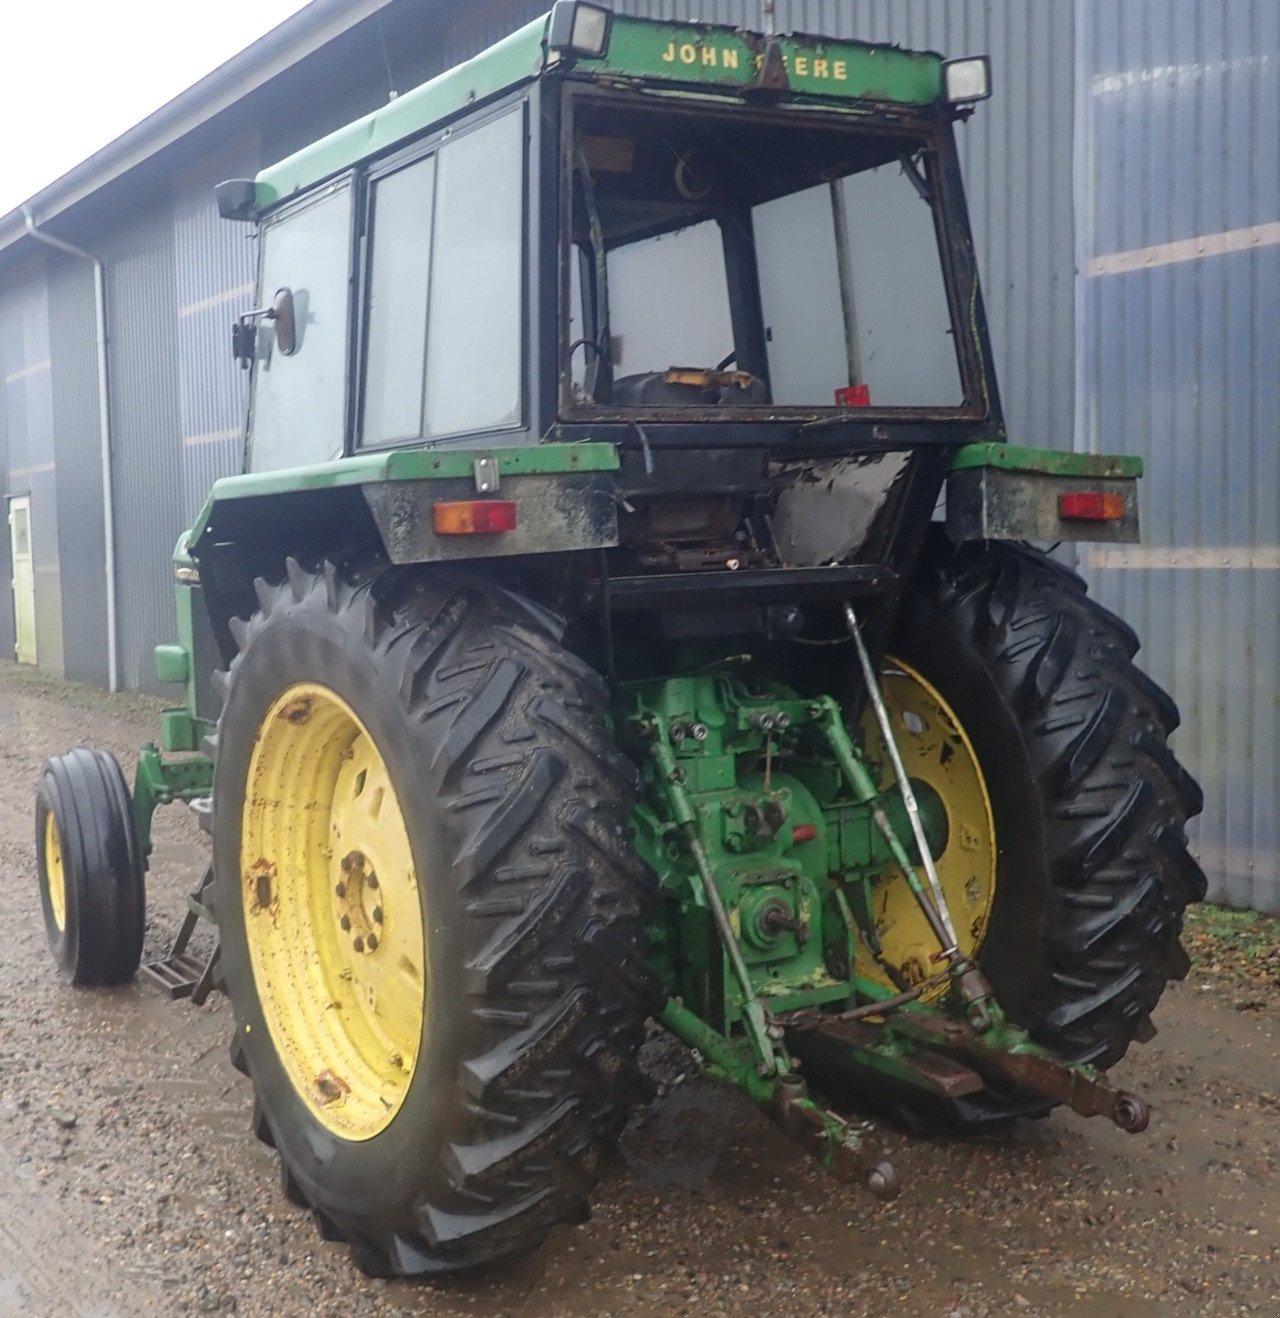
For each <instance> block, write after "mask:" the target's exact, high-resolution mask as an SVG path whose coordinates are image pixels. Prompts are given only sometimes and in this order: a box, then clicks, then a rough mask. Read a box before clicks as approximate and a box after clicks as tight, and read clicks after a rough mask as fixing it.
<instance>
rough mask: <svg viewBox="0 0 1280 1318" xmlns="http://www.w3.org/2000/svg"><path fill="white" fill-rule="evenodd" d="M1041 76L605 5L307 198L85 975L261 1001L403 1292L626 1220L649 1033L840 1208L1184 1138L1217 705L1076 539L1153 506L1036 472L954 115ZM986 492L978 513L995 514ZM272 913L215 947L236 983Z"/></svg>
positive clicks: (93, 788) (47, 899)
mask: <svg viewBox="0 0 1280 1318" xmlns="http://www.w3.org/2000/svg"><path fill="white" fill-rule="evenodd" d="M988 76H989V71H988V66H987V63H986V61H985V60H984V59H967V60H958V61H950V62H946V61H943V60H942V59H941V58H939V57H938V56H937V55H934V54H931V53H913V52H909V51H904V50H900V49H897V48H892V47H887V46H877V45H867V44H861V43H858V42H852V41H836V40H828V39H825V38H821V37H811V36H783V35H778V34H776V33H764V34H755V33H751V32H745V31H739V30H736V29H732V28H726V27H714V26H694V25H678V24H672V23H665V22H656V21H642V20H639V19H635V18H630V17H625V16H623V15H620V14H618V15H615V14H612V13H610V12H609V11H607V10H605V9H602V8H601V7H599V6H597V5H592V4H587V3H580V2H578V0H558V3H556V5H555V7H554V9H553V10H552V12H551V13H550V15H548V16H547V17H546V18H543V19H540V20H538V21H536V22H533V23H530V24H529V25H528V26H527V27H524V28H521V29H520V30H519V31H517V32H515V33H513V34H512V35H511V36H509V37H508V38H506V39H505V40H503V41H502V42H500V43H499V44H498V45H496V46H494V47H493V48H492V49H490V50H488V51H486V52H485V53H483V54H482V55H479V56H477V57H476V58H474V59H472V60H470V61H468V62H467V63H464V64H461V65H459V66H457V67H455V68H453V69H450V70H449V71H448V72H446V73H444V74H442V75H441V76H439V77H437V78H435V79H433V80H432V81H430V82H427V83H425V84H424V85H422V86H420V87H418V88H417V89H416V90H413V91H411V92H409V93H407V94H404V95H401V96H400V97H399V98H398V99H396V100H394V101H392V102H390V103H389V104H387V105H386V106H384V107H382V108H381V109H379V110H377V111H375V112H374V113H373V114H371V115H369V116H367V117H366V118H364V119H362V120H360V121H359V122H357V123H354V124H351V125H350V126H348V127H346V128H343V129H340V130H339V131H337V132H335V133H333V134H331V135H330V136H328V137H326V138H325V139H323V140H322V141H319V142H317V143H315V144H314V145H312V146H310V147H308V148H306V149H305V150H302V151H300V152H298V153H297V154H296V155H294V156H292V157H290V158H289V159H287V160H285V161H283V162H282V163H280V164H278V165H275V166H273V167H271V168H269V169H267V170H265V171H264V172H263V173H261V174H260V175H259V176H258V177H257V178H256V179H254V180H232V181H229V182H227V183H224V184H222V185H220V186H219V188H218V199H219V204H220V208H221V210H222V213H223V214H224V215H225V216H226V217H227V218H228V219H229V220H231V221H234V222H241V223H249V224H253V225H255V226H256V233H257V243H258V252H259V274H258V289H259V296H258V298H257V303H258V305H257V307H256V309H255V310H253V311H251V312H249V313H248V314H246V315H245V316H243V317H241V318H240V320H239V322H238V323H237V324H236V326H235V329H234V344H233V346H234V351H235V354H236V356H237V357H238V358H239V360H240V361H241V363H242V364H243V365H244V367H245V368H246V369H247V370H248V371H250V372H251V380H252V389H251V406H250V412H249V419H248V427H247V448H246V453H247V458H246V470H245V473H244V474H243V475H239V476H235V477H231V478H228V479H225V480H221V481H219V482H218V483H217V484H216V485H215V486H214V488H213V490H212V492H211V494H210V496H209V499H208V501H207V503H206V505H205V507H204V510H203V512H202V513H201V515H200V517H199V519H198V520H197V522H196V524H195V525H194V526H193V527H192V528H191V530H190V531H189V532H188V533H187V534H185V535H184V536H183V537H182V538H181V540H180V542H179V545H178V548H177V552H176V556H175V571H176V578H177V584H176V596H177V616H178V632H179V643H178V644H177V645H173V646H163V647H160V649H159V650H158V652H157V667H158V672H159V674H160V676H161V677H162V678H163V679H166V680H171V681H173V682H182V683H185V691H186V696H185V701H184V703H183V704H182V705H181V706H180V707H178V708H175V709H173V710H170V711H168V712H167V713H166V714H165V715H164V716H163V728H162V731H163V735H162V738H161V746H162V749H158V748H156V747H147V748H144V750H143V752H142V755H141V760H140V764H139V769H138V776H137V781H136V783H135V785H134V788H133V790H132V793H130V791H129V789H128V787H127V785H126V784H125V782H124V780H123V778H122V776H121V773H120V770H119V768H118V766H117V765H116V763H115V761H114V760H113V759H112V758H111V757H110V756H108V755H106V754H103V753H101V752H94V751H90V750H86V749H83V748H81V749H78V750H75V751H72V752H70V753H69V754H67V755H64V756H60V757H58V758H55V759H52V760H50V761H49V762H48V763H47V765H46V766H45V768H44V771H43V779H42V783H41V787H40V793H39V800H38V806H37V850H38V857H39V872H40V877H41V882H42V890H43V894H44V909H45V915H46V921H47V925H48V929H49V934H50V939H51V942H52V946H53V951H54V955H55V958H56V960H57V962H58V964H59V966H60V968H61V970H62V973H63V974H64V975H65V976H66V977H67V978H69V979H70V980H71V981H73V982H77V983H107V982H118V981H121V980H124V979H127V978H129V977H131V976H132V975H133V974H134V972H135V971H136V970H137V968H138V965H139V959H140V947H141V929H142V918H143V871H144V869H145V864H146V856H147V853H148V852H149V850H150V829H151V820H152V813H153V811H154V809H155V808H156V806H157V805H158V804H161V803H164V802H168V801H173V800H185V801H188V802H190V803H191V804H192V805H193V807H194V808H195V810H196V812H197V813H198V815H199V817H200V819H201V821H202V823H203V824H204V825H205V827H206V828H207V830H208V831H209V833H210V834H211V835H212V863H211V865H210V868H209V872H208V876H207V878H206V881H205V882H204V884H203V885H202V886H201V888H200V890H199V891H198V893H196V894H195V895H194V896H193V898H192V903H191V911H190V914H189V915H188V918H187V920H186V922H185V924H184V925H183V928H182V931H181V933H180V934H179V936H178V938H177V940H176V941H175V944H174V949H173V952H172V953H171V954H170V955H169V956H168V957H166V958H164V959H163V960H161V961H159V962H157V963H155V964H151V965H148V966H146V967H144V969H145V970H146V972H147V973H148V974H149V976H150V977H151V978H152V979H154V980H156V981H158V982H160V983H162V984H163V985H165V987H166V988H167V989H168V990H169V991H170V992H171V993H172V994H173V995H174V996H178V995H181V994H189V995H191V996H193V997H194V998H196V1000H197V1001H199V1000H201V999H202V998H203V997H204V996H206V995H207V994H208V992H209V991H210V990H211V989H212V988H217V989H220V990H222V991H224V992H225V993H226V994H227V996H228V997H229V999H230V1003H231V1007H232V1010H233V1013H234V1020H235V1036H234V1039H233V1042H232V1055H233V1058H234V1060H235V1063H236V1065H237V1066H238V1067H239V1068H240V1069H241V1070H242V1071H244V1072H245V1073H246V1074H247V1076H248V1077H249V1080H250V1082H251V1083H252V1085H253V1090H254V1103H255V1107H254V1125H255V1128H256V1131H257V1133H258V1135H259V1136H260V1137H261V1138H262V1139H264V1140H265V1141H267V1142H268V1143H269V1144H271V1145H273V1146H274V1147H275V1149H276V1150H277V1151H278V1154H279V1157H280V1162H281V1165H282V1169H283V1178H284V1185H285V1189H286V1192H287V1193H288V1194H289V1196H290V1197H291V1198H292V1199H293V1200H295V1201H296V1202H297V1203H299V1204H302V1205H306V1206H308V1207H309V1208H310V1209H311V1210H313V1212H314V1214H315V1218H316V1220H317V1223H318V1224H319V1226H320V1229H321V1231H322V1232H323V1234H324V1235H325V1236H326V1237H327V1238H330V1239H335V1240H342V1241H345V1242H347V1243H348V1244H349V1246H350V1248H351V1251H352V1254H353V1256H354V1258H355V1260H356V1262H357V1263H358V1264H359V1265H360V1266H361V1267H362V1268H364V1269H365V1270H367V1271H368V1272H370V1273H374V1274H378V1275H413V1276H422V1275H429V1274H437V1273H442V1272H447V1271H450V1270H454V1269H462V1268H469V1267H473V1266H476V1265H480V1264H485V1263H490V1262H494V1261H500V1260H503V1259H509V1258H512V1257H515V1256H517V1255H519V1254H521V1253H523V1252H525V1251H528V1250H529V1249H531V1248H532V1247H534V1246H535V1245H536V1244H537V1243H538V1242H539V1241H540V1240H541V1239H542V1238H543V1237H544V1236H545V1234H546V1233H547V1232H548V1230H549V1229H550V1228H551V1227H552V1226H553V1225H554V1224H556V1223H559V1222H564V1221H573V1220H577V1219H580V1218H581V1217H582V1215H583V1214H585V1212H586V1211H587V1202H588V1196H589V1194H590V1191H591V1188H592V1185H593V1182H594V1181H595V1179H596V1176H597V1172H598V1168H599V1166H600V1161H601V1158H602V1155H604V1154H605V1152H606V1151H607V1150H608V1148H609V1146H610V1145H611V1144H612V1143H613V1141H614V1140H616V1138H617V1136H618V1134H619V1132H620V1131H621V1129H622V1127H623V1125H624V1123H625V1122H626V1120H627V1115H628V1112H629V1111H630V1109H631V1107H632V1105H633V1104H634V1103H636V1102H637V1101H639V1100H641V1099H643V1098H644V1097H645V1096H646V1093H647V1092H648V1086H647V1084H646V1079H645V1076H644V1074H643V1072H642V1070H641V1069H640V1067H639V1066H638V1064H637V1050H638V1049H639V1047H640V1044H641V1041H642V1038H643V1037H644V1031H645V1022H646V1019H647V1018H652V1019H653V1020H656V1021H657V1022H659V1023H660V1024H662V1025H663V1026H665V1027H666V1028H667V1029H668V1030H669V1031H670V1032H671V1033H672V1034H673V1035H675V1036H676V1038H677V1039H679V1040H681V1041H682V1042H683V1043H684V1044H686V1045H688V1046H689V1047H690V1048H692V1049H694V1050H696V1052H697V1053H698V1054H699V1055H700V1057H701V1059H702V1061H703V1063H704V1064H705V1067H706V1068H707V1070H708V1071H709V1072H710V1073H712V1074H713V1075H716V1076H718V1077H721V1078H723V1079H724V1080H725V1081H727V1082H729V1083H731V1084H734V1085H736V1086H738V1087H739V1088H740V1089H741V1090H742V1091H744V1092H745V1093H746V1094H747V1095H749V1097H750V1098H751V1099H752V1100H754V1101H755V1102H756V1103H757V1104H758V1105H759V1106H760V1107H761V1108H762V1109H764V1110H765V1111H766V1112H767V1113H768V1114H769V1115H770V1116H772V1117H773V1118H774V1119H775V1120H777V1121H778V1122H779V1123H780V1124H781V1126H782V1127H783V1128H784V1129H785V1130H786V1131H787V1132H789V1133H790V1134H793V1135H794V1136H795V1137H796V1139H797V1140H798V1141H799V1142H800V1143H801V1144H802V1145H803V1146H804V1147H806V1148H807V1149H808V1150H809V1151H810V1152H812V1153H813V1154H814V1155H815V1156H817V1157H818V1158H819V1159H820V1160H821V1161H822V1162H823V1163H824V1164H826V1165H827V1166H829V1167H830V1168H831V1169H832V1171H833V1172H835V1173H837V1174H839V1175H843V1176H847V1177H852V1178H854V1179H856V1180H858V1181H860V1182H862V1183H864V1184H865V1185H866V1186H867V1187H868V1188H869V1189H870V1190H872V1191H873V1192H875V1193H877V1194H879V1195H882V1196H886V1197H888V1196H891V1195H893V1194H894V1193H896V1191H897V1189H898V1182H897V1177H896V1175H895V1173H894V1171H893V1168H892V1167H891V1166H890V1165H889V1164H888V1163H887V1162H885V1161H884V1160H883V1159H882V1158H881V1157H879V1156H878V1155H877V1154H876V1153H875V1152H874V1151H873V1150H871V1149H869V1148H867V1147H866V1146H865V1143H864V1127H863V1125H862V1124H861V1123H860V1122H858V1121H855V1120H852V1119H850V1118H849V1116H848V1114H849V1113H850V1111H851V1110H853V1109H855V1108H857V1109H866V1108H872V1109H876V1110H878V1111H880V1112H882V1113H885V1114H887V1115H889V1116H890V1117H892V1118H895V1119H897V1120H899V1121H903V1122H906V1123H908V1124H909V1125H910V1126H911V1127H912V1128H915V1129H920V1130H945V1131H960V1132H963V1131H971V1130H984V1129H991V1128H997V1127H1000V1126H1002V1125H1005V1124H1007V1123H1009V1122H1011V1121H1012V1120H1014V1119H1015V1118H1018V1117H1020V1116H1027V1115H1041V1114H1043V1113H1045V1112H1046V1111H1048V1110H1049V1109H1050V1108H1051V1107H1052V1106H1054V1105H1055V1104H1066V1105H1068V1106H1070V1107H1071V1108H1073V1109H1074V1110H1075V1111H1077V1112H1079V1113H1082V1114H1084V1115H1086V1116H1089V1115H1104V1116H1107V1117H1109V1118H1111V1120H1113V1121H1114V1122H1115V1123H1117V1124H1118V1125H1119V1126H1121V1127H1122V1128H1124V1129H1126V1130H1131V1131H1136V1130H1140V1129H1142V1127H1143V1126H1145V1125H1146V1122H1147V1108H1146V1106H1145V1104H1144V1103H1143V1102H1142V1100H1141V1099H1140V1098H1138V1097H1136V1096H1134V1095H1132V1094H1128V1093H1124V1092H1122V1091H1120V1090H1118V1089H1116V1088H1114V1087H1113V1086H1111V1085H1110V1084H1109V1083H1108V1082H1107V1079H1106V1077H1105V1070H1106V1068H1108V1067H1110V1066H1111V1065H1112V1064H1113V1063H1114V1062H1116V1061H1118V1060H1119V1059H1120V1058H1121V1057H1122V1056H1123V1055H1124V1053H1125V1051H1126V1049H1127V1048H1128V1046H1129V1044H1130V1043H1131V1042H1132V1041H1134V1040H1139V1041H1143V1040H1146V1039H1148V1038H1150V1036H1151V1035H1152V1033H1153V1031H1154V1026H1153V1025H1152V1021H1151V1013H1152V1010H1153V1009H1154V1007H1155V1005H1156V1003H1157V1001H1158V999H1159V997H1160V994H1161V992H1162V991H1163V989H1164V986H1165V984H1166V982H1167V981H1168V980H1169V979H1171V978H1175V979H1176V978H1178V977H1180V976H1182V975H1183V974H1185V972H1186V969H1187V959H1186V957H1185V955H1184V953H1183V951H1182V949H1181V947H1180V944H1179V935H1180V931H1181V923H1182V914H1183V910H1184V908H1185V907H1186V905H1187V904H1188V903H1189V902H1192V901H1195V900H1197V899H1199V898H1200V897H1202V896H1203V893H1204V879H1203V876H1202V874H1201V872H1200V870H1199V869H1198V868H1197V866H1196V864H1195V863H1194V862H1193V861H1192V859H1191V858H1190V857H1189V855H1188V852H1187V849H1186V844H1185V831H1184V830H1185V824H1186V821H1187V819H1188V818H1189V817H1190V816H1192V815H1194V814H1196V813H1197V812H1198V811H1199V809H1200V805H1201V798H1200V793H1199V791H1198V789H1197V787H1196V784H1195V782H1194V781H1193V780H1192V778H1191V777H1190V776H1189V775H1188V774H1187V773H1186V772H1185V770H1183V769H1182V768H1181V767H1180V766H1179V765H1178V763H1177V762H1176V760H1175V759H1174V757H1173V755H1172V754H1171V753H1170V751H1169V748H1168V744H1167V740H1168V737H1169V734H1170V733H1171V732H1172V731H1173V730H1174V728H1175V727H1176V726H1177V723H1178V714H1177V710H1176V708H1175V707H1174V705H1173V703H1172V701H1171V700H1170V699H1169V697H1168V696H1167V695H1165V694H1164V693H1163V692H1162V691H1161V690H1160V689H1159V688H1158V687H1157V686H1156V685H1154V684H1153V683H1152V682H1151V681H1150V680H1149V679H1148V678H1147V677H1145V676H1144V675H1143V674H1142V673H1141V672H1140V671H1139V670H1138V669H1137V668H1136V667H1135V666H1134V664H1133V662H1132V661H1133V655H1134V652H1135V651H1136V649H1137V647H1138V642H1137V638H1136V637H1135V635H1134V633H1133V632H1132V631H1131V630H1130V629H1129V628H1128V627H1127V626H1126V625H1125V624H1124V623H1123V622H1121V621H1120V620H1119V619H1118V618H1117V617H1115V616H1114V615H1112V614H1111V613H1109V612H1107V611H1106V610H1105V609H1103V608H1101V607H1100V606H1099V605H1097V604H1096V603H1093V602H1092V601H1091V600H1090V599H1089V598H1088V597H1087V596H1086V593H1085V587H1084V585H1083V583H1082V582H1081V581H1080V580H1079V579H1078V578H1077V577H1076V576H1075V575H1073V573H1072V572H1071V571H1070V570H1068V569H1067V568H1066V567H1064V566H1062V565H1061V564H1060V563H1059V562H1057V561H1055V560H1054V559H1052V558H1051V557H1049V556H1047V555H1046V554H1045V553H1043V552H1041V551H1040V550H1038V549H1035V548H1031V547H1030V546H1029V544H1028V543H1027V542H1040V543H1049V542H1054V541H1072V540H1098V541H1128V540H1133V539H1136V537H1137V503H1136V486H1137V477H1138V476H1139V475H1140V471H1141V467H1140V463H1139V462H1138V461H1137V460H1136V459H1134V458H1131V457H1107V456H1097V455H1087V456H1086V455H1075V454H1070V453H1063V452H1058V451H1048V450H1035V449H1029V448H1021V447H1016V446H1012V445H1010V444H1008V443H1007V442H1006V435H1005V430H1004V425H1003V421H1002V416H1001V409H1000V402H999V396H998V393H997V388H996V380H995V377H994V375H993V372H992V365H991V357H992V354H991V347H990V342H989V339H988V334H987V325H986V320H985V318H984V313H983V304H982V297H981V293H980V291H979V285H978V273H977V269H976V266H975V260H974V247H973V239H972V236H971V233H970V228H969V221H968V216H967V212H966V208H965V199H964V192H963V188H962V185H961V178H960V169H959V164H958V158H957V153H956V145H955V138H954V127H955V124H956V122H957V121H958V120H963V119H964V118H966V117H967V116H968V115H969V114H970V113H971V112H972V110H973V108H974V102H975V101H977V100H980V99H982V98H983V97H984V96H985V95H986V94H987V91H988V86H987V84H988ZM944 502H945V516H943V515H941V514H940V512H939V510H940V508H941V505H942V504H943V503H944ZM202 916H203V917H207V918H210V919H212V920H214V921H215V922H216V927H217V934H218V950H217V952H216V953H215V954H214V956H213V957H212V959H210V960H208V961H202V960H200V959H198V958H196V957H194V956H193V955H192V954H191V952H190V950H189V948H188V943H187V938H188V936H189V934H190V930H191V928H192V926H193V924H194V923H195V921H196V919H197V918H199V917H202Z"/></svg>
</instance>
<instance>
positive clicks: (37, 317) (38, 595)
mask: <svg viewBox="0 0 1280 1318" xmlns="http://www.w3.org/2000/svg"><path fill="white" fill-rule="evenodd" d="M52 365H53V363H52V360H51V355H50V349H49V299H48V292H47V287H46V282H45V262H44V259H43V257H42V256H37V257H35V258H34V259H33V260H31V261H30V262H29V263H28V264H26V265H25V266H24V267H23V268H22V269H21V270H19V271H17V272H15V274H14V275H13V277H12V278H11V279H10V280H9V281H7V282H6V283H5V285H4V286H3V289H2V290H0V412H2V413H3V423H2V425H3V435H4V459H5V466H4V475H5V479H6V482H7V489H6V491H5V493H6V494H8V495H15V494H16V495H21V494H29V495H30V496H31V550H32V558H33V564H34V568H35V603H36V617H35V630H36V653H37V658H38V662H39V664H40V667H41V668H43V669H45V670H46V671H48V672H52V673H59V674H60V673H61V672H62V671H63V659H62V583H61V581H60V579H59V568H58V563H59V559H58V497H57V489H58V485H57V480H58V478H57V470H56V464H55V460H54V429H53V384H52ZM7 513H8V507H7V504H6V506H5V507H3V508H0V538H2V539H3V541H4V545H3V549H2V550H0V560H2V562H3V569H2V570H3V577H0V581H2V582H3V593H4V597H5V598H4V605H3V612H0V627H2V628H3V629H4V631H3V638H2V639H0V647H2V649H0V653H2V654H3V657H4V658H6V659H12V658H13V653H14V640H15V637H14V630H13V597H12V594H11V592H10V589H9V581H10V579H11V576H12V571H13V568H12V564H11V563H10V552H9V551H10V544H9V525H8V520H7Z"/></svg>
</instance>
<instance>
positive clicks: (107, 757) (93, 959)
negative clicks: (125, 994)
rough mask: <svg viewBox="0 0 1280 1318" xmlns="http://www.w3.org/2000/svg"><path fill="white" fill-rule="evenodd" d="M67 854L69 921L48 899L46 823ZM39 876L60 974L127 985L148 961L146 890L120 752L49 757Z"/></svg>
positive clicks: (39, 805)
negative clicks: (117, 755) (145, 948)
mask: <svg viewBox="0 0 1280 1318" xmlns="http://www.w3.org/2000/svg"><path fill="white" fill-rule="evenodd" d="M50 815H52V816H53V821H54V826H55V827H56V828H57V830H58V842H59V846H60V849H61V852H62V872H63V890H64V893H65V918H64V922H63V927H62V928H61V929H60V928H59V927H58V923H57V921H56V920H55V918H54V913H53V907H52V905H51V903H50V897H49V875H48V867H47V858H46V856H45V826H46V820H47V818H48V817H49V816H50ZM36 871H37V876H38V879H39V883H40V904H41V906H42V908H43V910H44V924H45V930H46V932H47V933H48V935H49V947H50V950H51V951H52V952H53V959H54V961H55V962H56V963H57V966H58V971H59V973H60V974H61V975H62V976H63V978H65V979H67V980H69V981H70V982H71V983H72V984H80V985H107V984H123V983H125V982H127V981H128V980H130V979H132V978H133V976H134V975H135V974H136V973H137V970H138V965H139V963H140V962H141V960H142V939H143V933H144V925H145V920H146V886H145V881H144V878H143V862H142V849H141V847H140V846H139V845H138V835H137V831H136V829H135V827H134V822H133V807H132V800H131V797H130V794H129V787H128V784H127V783H126V782H125V778H124V774H123V773H122V772H121V770H120V765H119V764H118V763H117V762H116V758H115V756H114V755H111V754H110V753H109V752H107V751H99V750H89V749H88V748H86V747H84V746H78V747H76V749H75V750H70V751H67V752H66V754H64V755H55V756H54V757H53V758H52V759H49V760H46V761H45V762H44V765H43V767H42V768H41V770H40V786H39V788H38V790H37V793H36Z"/></svg>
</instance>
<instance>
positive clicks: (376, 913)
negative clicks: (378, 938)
mask: <svg viewBox="0 0 1280 1318" xmlns="http://www.w3.org/2000/svg"><path fill="white" fill-rule="evenodd" d="M373 922H374V924H381V923H382V907H381V906H375V907H374V908H373Z"/></svg>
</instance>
